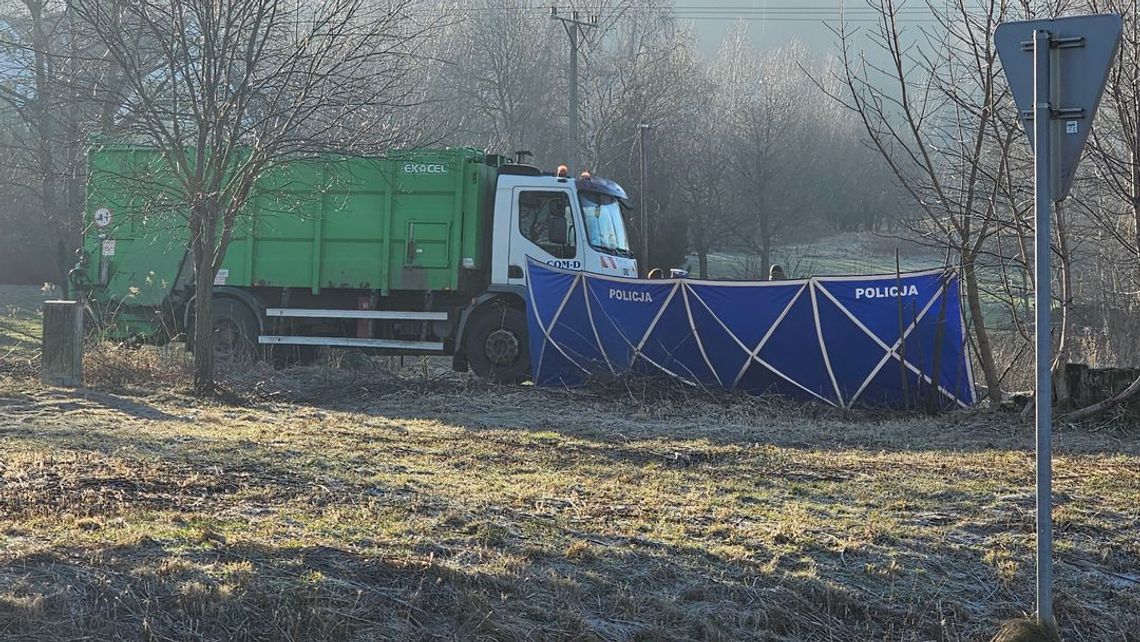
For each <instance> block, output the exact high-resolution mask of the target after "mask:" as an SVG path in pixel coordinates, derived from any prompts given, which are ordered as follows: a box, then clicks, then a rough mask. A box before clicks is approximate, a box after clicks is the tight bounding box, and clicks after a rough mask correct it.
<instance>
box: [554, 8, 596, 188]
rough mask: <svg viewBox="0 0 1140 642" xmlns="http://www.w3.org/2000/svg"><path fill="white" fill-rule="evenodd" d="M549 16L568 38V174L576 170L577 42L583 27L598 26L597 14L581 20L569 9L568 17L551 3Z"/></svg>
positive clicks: (582, 33)
mask: <svg viewBox="0 0 1140 642" xmlns="http://www.w3.org/2000/svg"><path fill="white" fill-rule="evenodd" d="M550 17H551V19H553V20H558V21H560V22H562V28H563V29H565V30H566V35H567V36H568V37H569V38H570V109H569V111H568V120H569V121H570V132H569V136H568V138H569V144H568V147H569V149H568V150H567V155H568V156H569V158H568V159H567V163H566V166H567V167H569V168H570V175H571V176H573V175H575V172H577V171H578V169H579V167H578V43H579V39H580V38H585V35H586V34H585V32H584V30H585V29H594V28H596V27H597V26H598V16H596V15H593V16H590V17H589V19H588V20H581V19H580V18H579V17H578V12H577V11H571V12H570V17H566V16H560V15H558V7H556V6H553V5H551V7H550Z"/></svg>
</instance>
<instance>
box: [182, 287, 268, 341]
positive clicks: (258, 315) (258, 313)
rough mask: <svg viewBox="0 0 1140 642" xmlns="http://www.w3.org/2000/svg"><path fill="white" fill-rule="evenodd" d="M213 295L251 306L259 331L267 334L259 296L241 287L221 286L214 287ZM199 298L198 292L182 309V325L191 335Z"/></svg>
mask: <svg viewBox="0 0 1140 642" xmlns="http://www.w3.org/2000/svg"><path fill="white" fill-rule="evenodd" d="M213 296H214V299H215V300H217V299H236V300H237V301H240V302H241V303H243V304H244V305H245V306H246V307H248V308H249V311H250V312H252V313H253V317H254V318H255V319H257V331H258V332H259V333H261V334H265V312H264V310H263V309H262V307H261V303H259V302H258V300H257V298H256V297H254V296H253V295H252V294H250V293H249V292H246V291H245V290H242V289H239V288H232V287H225V286H220V287H216V288H214V292H213ZM197 298H198V295H197V294H194V295H192V296H191V297H190V299H189V300H187V301H186V306H185V308H184V309H183V310H182V327H183V329H184V330H185V332H186V333H187V335H189V332H190V329H191V328H190V323H191V320H192V319H193V318H194V301H195V300H196V299H197Z"/></svg>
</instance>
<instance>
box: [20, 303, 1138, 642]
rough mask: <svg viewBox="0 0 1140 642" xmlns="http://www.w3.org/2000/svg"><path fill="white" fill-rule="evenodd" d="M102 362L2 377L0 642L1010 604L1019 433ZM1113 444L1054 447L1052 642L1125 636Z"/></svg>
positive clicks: (1026, 597) (156, 359)
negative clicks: (193, 374) (54, 383)
mask: <svg viewBox="0 0 1140 642" xmlns="http://www.w3.org/2000/svg"><path fill="white" fill-rule="evenodd" d="M3 293H4V294H13V299H12V300H11V301H6V302H3V305H7V306H14V307H16V308H18V309H19V310H24V311H28V310H34V307H35V301H36V297H35V295H34V290H32V291H29V290H27V289H24V290H5V291H4V292H3ZM29 306H30V307H29ZM33 317H34V312H25V313H18V314H16V315H14V316H13V319H15V320H14V321H11V322H9V323H8V324H7V325H5V326H4V329H3V330H2V331H0V332H2V333H3V335H4V339H3V340H4V341H6V342H7V345H12V346H26V345H27V344H29V343H30V342H31V339H29V338H28V337H29V336H33V337H34V336H35V335H36V332H35V330H34V328H35V323H36V322H35V320H34V318H33ZM10 328H11V330H10ZM29 349H30V348H29ZM19 350H20V353H21V354H22V353H23V352H24V347H20V349H19ZM99 350H101V351H100V352H98V354H97V356H98V363H97V364H92V365H93V366H98V367H89V368H87V370H86V377H87V384H88V387H86V388H84V389H80V390H61V389H53V388H45V387H43V386H41V385H40V384H39V383H38V382H37V381H36V380H35V378H34V376H33V375H32V374H30V373H24V372H20V371H7V370H6V371H4V372H6V373H7V374H4V373H0V451H2V452H3V453H4V457H3V458H2V459H0V639H3V640H17V641H29V642H30V641H33V640H34V641H40V640H47V641H63V640H77V639H91V640H113V639H123V640H298V641H300V640H306V641H307V640H346V641H347V640H429V639H430V640H435V639H448V640H452V639H455V640H623V641H624V640H628V641H633V640H760V641H784V642H792V641H796V642H815V641H824V640H835V641H844V642H855V641H865V640H888V641H892V642H894V641H897V642H925V641H927V640H939V641H947V642H951V641H952V642H959V641H961V642H966V641H974V640H982V641H984V640H986V639H988V636H989V635H990V634H992V632H993V631H994V629H995V627H996V625H997V623H998V622H999V621H1000V620H1001V619H1003V618H1007V617H1011V616H1016V615H1018V614H1020V613H1022V612H1026V611H1029V610H1032V608H1033V604H1032V602H1033V597H1032V585H1033V576H1034V571H1033V562H1032V560H1033V531H1034V523H1033V519H1034V518H1033V515H1034V512H1033V492H1032V479H1033V477H1032V470H1033V462H1032V457H1031V448H1032V443H1033V434H1032V430H1031V428H1030V427H1029V426H1027V425H1026V424H1025V423H1024V422H1023V421H1022V420H1021V419H1020V418H1019V416H1018V415H1017V413H1009V412H997V413H982V412H963V413H957V414H950V415H946V416H942V417H938V418H928V417H923V416H916V415H905V414H882V413H841V412H839V411H834V410H831V409H828V408H824V407H819V406H813V405H801V404H790V403H782V402H778V401H774V400H765V399H756V398H751V397H744V396H736V395H718V394H711V393H705V392H700V391H695V390H691V389H685V388H668V387H666V388H660V387H657V386H653V387H645V386H643V385H635V384H631V385H629V386H625V385H617V386H611V387H609V388H607V389H600V388H590V389H582V390H569V391H567V390H543V389H536V388H534V387H532V386H515V387H499V386H491V385H486V384H483V383H480V382H478V381H477V380H475V379H473V378H472V377H470V376H461V375H455V374H451V373H447V372H446V368H443V367H440V363H439V362H438V360H434V361H423V362H421V361H420V360H418V359H407V360H406V361H405V363H404V367H403V368H402V369H401V370H399V372H398V373H394V371H392V370H390V369H389V366H396V365H398V363H399V362H398V360H395V359H393V360H387V359H372V360H363V361H361V362H359V363H358V364H357V367H356V368H355V369H341V368H332V367H326V368H303V369H294V370H287V371H273V370H269V369H255V370H252V371H250V372H246V373H228V374H229V375H230V377H229V378H228V379H227V380H226V381H225V383H224V384H223V386H222V390H223V396H222V398H221V399H219V400H214V401H200V400H196V399H193V398H191V397H189V396H187V395H186V394H185V393H184V392H183V390H184V389H185V386H186V379H185V376H186V375H185V370H184V369H183V366H184V365H185V355H184V353H183V352H182V351H181V350H179V349H177V348H172V349H170V350H169V351H166V352H163V351H156V350H154V349H153V348H149V347H143V348H140V349H135V350H127V349H114V348H109V347H101V348H99ZM1136 431H1137V428H1136V427H1134V426H1133V427H1128V426H1119V425H1109V426H1101V427H1099V428H1098V429H1097V430H1095V431H1093V430H1089V429H1087V428H1079V427H1071V426H1060V427H1059V430H1058V435H1057V450H1058V455H1057V458H1056V460H1055V470H1056V498H1057V500H1056V501H1057V507H1056V513H1055V514H1056V534H1057V543H1056V550H1057V570H1056V575H1057V589H1056V592H1057V606H1056V608H1057V612H1058V615H1059V617H1060V620H1061V623H1062V628H1063V631H1064V633H1065V635H1066V639H1067V640H1090V641H1092V640H1095V641H1107V640H1140V634H1137V631H1140V575H1138V574H1137V569H1138V568H1140V512H1138V511H1137V508H1136V498H1137V497H1138V496H1140V445H1138V442H1137V434H1138V433H1137V432H1136Z"/></svg>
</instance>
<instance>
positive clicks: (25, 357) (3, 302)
mask: <svg viewBox="0 0 1140 642" xmlns="http://www.w3.org/2000/svg"><path fill="white" fill-rule="evenodd" d="M53 294H54V293H53V292H52V291H50V290H40V289H38V288H34V287H28V286H23V285H0V366H7V370H9V371H10V370H11V369H13V368H17V367H18V368H20V369H22V370H29V369H30V368H31V367H32V365H33V364H34V363H35V362H36V361H37V360H38V359H39V354H40V353H39V350H40V323H41V318H42V313H41V305H42V303H43V302H44V301H45V300H47V299H50V298H54V296H53Z"/></svg>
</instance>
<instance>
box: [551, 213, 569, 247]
mask: <svg viewBox="0 0 1140 642" xmlns="http://www.w3.org/2000/svg"><path fill="white" fill-rule="evenodd" d="M547 236H549V237H550V242H551V243H553V244H555V245H566V217H565V216H551V217H550V227H549V229H548V230H547Z"/></svg>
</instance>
